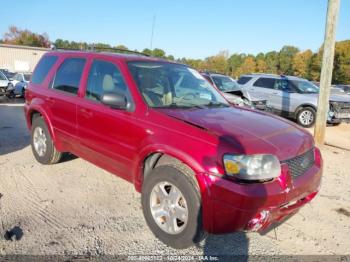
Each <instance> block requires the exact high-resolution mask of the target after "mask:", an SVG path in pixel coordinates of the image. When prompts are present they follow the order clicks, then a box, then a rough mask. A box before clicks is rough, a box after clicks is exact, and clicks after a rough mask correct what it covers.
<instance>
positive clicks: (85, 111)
mask: <svg viewBox="0 0 350 262" xmlns="http://www.w3.org/2000/svg"><path fill="white" fill-rule="evenodd" d="M80 112H81V114H82V115H83V116H84V117H86V118H91V117H92V116H93V113H92V112H91V110H89V109H85V108H82V109H80Z"/></svg>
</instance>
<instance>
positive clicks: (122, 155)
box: [77, 59, 142, 179]
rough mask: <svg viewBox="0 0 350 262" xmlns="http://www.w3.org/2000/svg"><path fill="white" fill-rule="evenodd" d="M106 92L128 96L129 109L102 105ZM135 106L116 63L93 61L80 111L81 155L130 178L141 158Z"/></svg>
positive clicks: (79, 134) (78, 115)
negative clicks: (139, 155)
mask: <svg viewBox="0 0 350 262" xmlns="http://www.w3.org/2000/svg"><path fill="white" fill-rule="evenodd" d="M105 92H109V93H111V92H117V93H122V94H124V95H125V97H126V98H127V101H128V107H127V109H126V110H124V109H123V110H121V109H113V108H110V107H108V106H107V105H104V104H102V102H101V97H102V95H103V93H105ZM133 107H134V103H133V100H132V98H131V95H130V92H129V89H128V87H127V85H126V84H125V81H124V78H123V76H122V74H121V72H120V70H119V68H118V66H117V64H115V63H114V62H112V61H105V60H100V59H95V60H93V61H92V63H91V66H90V69H89V74H88V77H87V81H86V90H85V94H84V96H83V97H82V98H81V99H80V102H79V103H78V108H77V122H78V136H79V139H80V141H81V145H82V150H83V152H81V154H82V155H83V156H84V157H85V158H87V159H88V160H90V161H92V162H94V163H95V164H97V165H100V166H102V167H104V168H105V169H107V170H109V171H112V172H115V173H117V174H118V175H119V176H122V177H124V178H126V179H130V177H131V173H130V172H129V170H130V167H131V166H132V165H133V160H134V159H135V158H136V157H137V148H138V145H139V143H140V141H137V137H140V136H139V135H137V133H138V132H142V130H141V129H140V128H138V121H137V119H136V118H135V116H134V113H133V112H134V108H133Z"/></svg>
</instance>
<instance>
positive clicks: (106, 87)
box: [85, 60, 131, 102]
mask: <svg viewBox="0 0 350 262" xmlns="http://www.w3.org/2000/svg"><path fill="white" fill-rule="evenodd" d="M104 93H118V94H123V95H124V96H125V97H126V98H127V101H128V102H130V101H131V96H130V93H129V90H128V88H127V86H126V84H125V81H124V79H123V77H122V75H121V73H120V71H119V69H118V68H117V67H116V66H115V65H114V64H113V63H110V62H107V61H102V60H94V61H93V63H92V65H91V69H90V72H89V76H88V81H87V86H86V93H85V97H86V98H88V99H90V100H93V101H98V102H99V101H101V98H102V95H103V94H104Z"/></svg>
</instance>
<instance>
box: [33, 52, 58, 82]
mask: <svg viewBox="0 0 350 262" xmlns="http://www.w3.org/2000/svg"><path fill="white" fill-rule="evenodd" d="M56 61H57V56H44V57H43V58H42V59H41V60H40V61H39V63H38V65H37V66H36V68H35V71H34V73H33V77H32V83H33V84H41V83H42V82H43V81H44V79H45V77H46V76H47V74H48V73H49V71H50V70H51V68H52V66H53V65H54V64H55V63H56Z"/></svg>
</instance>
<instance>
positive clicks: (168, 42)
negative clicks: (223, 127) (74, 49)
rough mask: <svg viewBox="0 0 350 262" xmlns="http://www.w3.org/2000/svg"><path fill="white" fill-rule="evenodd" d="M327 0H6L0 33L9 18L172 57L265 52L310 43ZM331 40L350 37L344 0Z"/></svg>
mask: <svg viewBox="0 0 350 262" xmlns="http://www.w3.org/2000/svg"><path fill="white" fill-rule="evenodd" d="M327 2H328V1H327V0H260V1H259V0H216V1H213V0H212V1H209V0H201V1H199V0H187V1H186V0H172V1H170V0H124V1H122V0H98V1H96V0H95V1H89V0H85V1H82V0H69V1H68V0H59V1H47V0H37V1H36V0H31V1H26V0H22V1H21V0H11V1H4V2H3V3H2V4H1V9H2V10H3V11H2V12H1V22H0V37H2V35H3V34H4V33H5V32H6V31H7V30H8V27H9V26H10V25H15V26H17V27H19V28H21V29H29V30H31V31H33V32H36V33H44V32H45V33H47V34H48V35H49V37H50V40H51V41H54V40H56V39H57V38H62V39H67V40H70V41H84V42H103V43H108V44H111V45H113V46H115V45H119V44H123V45H126V46H127V47H128V48H129V49H137V50H143V49H144V48H150V46H151V33H152V21H153V18H154V17H155V23H154V25H155V26H154V35H153V48H161V49H163V50H164V51H166V53H167V54H172V55H174V56H175V57H176V58H181V57H187V58H205V57H208V56H211V55H215V54H217V53H218V52H220V51H222V50H227V51H229V53H230V54H232V53H251V54H255V55H256V54H257V53H259V52H268V51H273V50H276V51H278V50H280V49H281V48H282V46H284V45H294V46H297V47H299V48H300V49H301V50H305V49H311V50H312V51H317V49H318V48H319V47H320V45H321V44H322V42H323V39H324V31H325V19H326V13H327ZM5 10H6V12H4V11H5ZM336 39H337V41H340V40H345V39H350V0H341V6H340V13H339V19H338V26H337V35H336Z"/></svg>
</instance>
